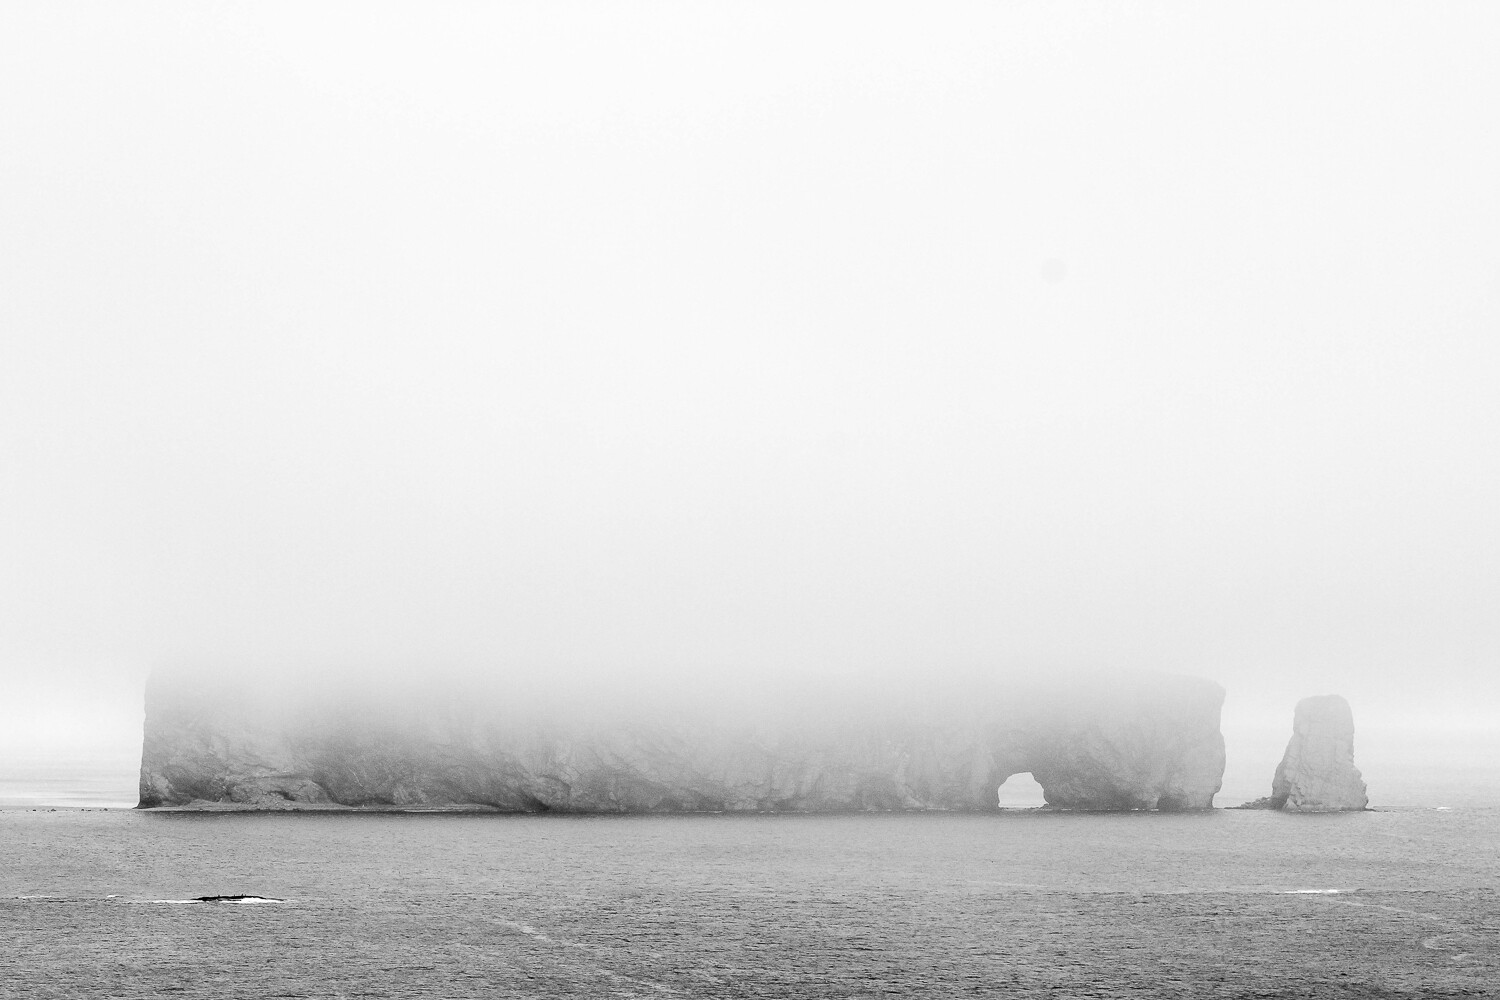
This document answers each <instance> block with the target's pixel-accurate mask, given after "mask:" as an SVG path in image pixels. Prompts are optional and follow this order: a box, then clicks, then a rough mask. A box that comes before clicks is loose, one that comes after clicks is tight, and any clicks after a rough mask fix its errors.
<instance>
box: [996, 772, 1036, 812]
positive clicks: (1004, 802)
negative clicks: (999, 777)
mask: <svg viewBox="0 0 1500 1000" xmlns="http://www.w3.org/2000/svg"><path fill="white" fill-rule="evenodd" d="M997 798H998V800H999V802H998V804H999V807H1000V808H1001V809H1036V808H1039V807H1041V806H1044V805H1046V804H1047V799H1046V796H1045V794H1044V793H1043V791H1042V786H1041V784H1040V783H1038V782H1037V780H1036V778H1035V777H1033V776H1032V774H1031V772H1030V771H1018V772H1017V773H1015V774H1012V775H1011V776H1010V777H1008V778H1006V779H1005V780H1004V781H1002V782H1001V783H1000V788H999V790H998V794H997Z"/></svg>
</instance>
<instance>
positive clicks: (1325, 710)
mask: <svg viewBox="0 0 1500 1000" xmlns="http://www.w3.org/2000/svg"><path fill="white" fill-rule="evenodd" d="M1369 802H1370V800H1369V797H1368V796H1367V795H1366V794H1365V782H1364V778H1363V777H1362V776H1361V775H1360V773H1359V768H1357V767H1355V766H1354V713H1353V712H1352V711H1351V710H1350V708H1349V703H1348V702H1347V701H1345V700H1344V699H1343V698H1342V697H1340V696H1339V695H1336V694H1328V695H1321V696H1318V697H1315V698H1303V699H1302V700H1301V701H1299V702H1297V711H1296V715H1295V716H1294V717H1293V720H1292V738H1291V741H1290V742H1289V743H1287V745H1286V753H1285V754H1284V755H1283V756H1282V758H1281V763H1280V764H1279V765H1277V768H1276V776H1275V777H1274V778H1273V779H1272V781H1271V794H1270V797H1268V798H1265V799H1260V800H1257V801H1256V802H1254V803H1251V805H1253V806H1257V807H1259V808H1265V809H1285V810H1287V811H1288V812H1348V811H1356V810H1360V809H1364V808H1366V807H1367V806H1368V805H1369Z"/></svg>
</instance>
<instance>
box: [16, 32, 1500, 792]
mask: <svg viewBox="0 0 1500 1000" xmlns="http://www.w3.org/2000/svg"><path fill="white" fill-rule="evenodd" d="M1497 28H1500V14H1497V12H1496V11H1495V10H1493V9H1491V8H1486V7H1482V6H1478V5H1474V6H1462V5H1445V6H1428V7H1423V8H1421V9H1418V8H1413V7H1402V8H1398V7H1384V6H1381V5H1359V6H1346V7H1340V6H1337V5H1329V6H1319V7H1318V8H1317V9H1315V10H1308V9H1305V8H1303V7H1300V6H1297V5H1283V6H1278V5H1264V4H1258V5H1254V6H1250V5H1241V6H1237V7H1234V8H1232V9H1231V8H1227V7H1222V6H1216V7H1214V8H1212V9H1197V8H1184V9H1178V10H1172V9H1170V8H1167V7H1160V6H1156V5H1144V4H1139V5H1114V4H1111V5H1104V4H1092V5H1084V4H1079V5H1050V4H1049V5H1042V4H1005V5H1001V4H985V5H976V6H972V7H962V6H957V5H952V6H946V7H945V8H943V9H941V10H938V11H933V10H927V9H924V10H921V11H917V10H916V9H915V8H912V9H911V10H909V11H908V12H907V13H906V14H904V15H902V14H896V15H890V14H885V13H877V12H875V11H872V10H870V9H867V8H864V7H855V6H853V5H849V6H845V7H836V6H826V7H817V6H814V7H813V8H812V9H809V8H808V7H807V6H805V5H800V4H799V5H775V4H753V5H740V6H738V7H734V8H731V7H730V6H729V5H723V6H715V5H689V4H681V5H673V4H662V5H626V6H614V5H606V4H598V5H588V4H575V5H569V4H552V5H544V6H539V5H514V6H512V7H508V8H501V9H491V8H489V7H487V6H481V5H472V6H469V5H456V4H455V5H427V4H423V5H410V6H408V7H406V8H401V7H379V6H370V5H363V4H362V5H348V6H338V5H323V6H318V7H314V8H311V9H309V8H305V7H302V6H300V5H298V6H292V5H284V6H276V5H254V6H249V5H246V6H235V5H192V4H180V5H149V4H147V5H131V6H128V7H120V6H114V5H102V4H101V5H92V6H91V5H87V4H77V5H67V6H61V7H60V6H55V5H11V6H9V7H7V8H6V9H5V11H4V13H3V14H0V136H3V139H0V691H4V692H5V693H4V696H3V697H0V730H3V733H4V735H3V737H0V743H5V744H7V745H15V744H18V743H19V744H21V745H31V744H38V743H39V742H48V743H49V745H50V744H51V743H56V742H59V741H61V742H63V743H67V742H69V741H72V742H73V743H79V742H82V741H86V740H87V739H89V738H90V737H91V736H92V735H93V734H97V733H98V732H100V731H103V730H105V729H109V727H111V726H113V727H116V729H119V730H120V731H127V730H130V731H131V733H133V735H132V736H131V738H138V735H139V728H138V726H139V715H138V712H139V704H138V699H139V690H140V685H141V683H142V681H143V679H144V677H145V676H146V673H147V672H148V671H149V670H150V669H151V668H152V667H153V666H157V665H162V664H168V665H176V666H182V665H192V666H196V667H199V668H202V669H210V670H217V669H231V668H233V669H252V670H253V669H257V667H258V665H268V664H276V665H278V666H285V665H288V664H295V665H301V666H302V667H304V668H306V669H309V670H318V669H323V668H327V667H331V666H335V665H336V666H340V667H343V668H348V667H351V666H355V667H357V666H358V665H360V664H370V665H377V664H378V665H380V666H381V669H399V670H421V669H425V668H428V667H432V666H435V665H441V666H443V667H444V668H445V669H472V670H475V671H485V672H504V671H513V672H522V673H526V674H528V675H537V674H540V675H545V674H546V672H548V671H567V670H576V669H591V670H608V671H613V672H618V673H620V674H624V675H631V674H635V675H638V676H641V677H661V676H667V675H671V674H674V673H678V674H680V673H691V674H694V675H697V676H709V677H713V676H724V677H735V678H741V679H742V678H744V677H745V676H756V677H761V676H763V677H764V678H765V679H766V680H765V682H766V683H767V684H775V683H777V679H778V678H787V677H795V676H799V675H805V674H808V673H812V674H817V675H820V676H846V677H871V678H875V677H881V676H889V675H892V674H895V673H911V672H917V671H930V672H932V673H934V674H936V675H942V674H944V672H959V671H966V670H973V669H983V668H988V667H991V666H993V667H994V668H995V669H1002V668H1003V669H1021V670H1030V671H1045V670H1050V669H1055V668H1061V667H1068V668H1073V667H1082V668H1090V669H1135V668H1158V669H1166V670H1174V671H1181V672H1187V673H1194V674H1200V675H1204V676H1208V677H1212V678H1215V679H1217V680H1218V681H1220V682H1221V683H1223V684H1224V685H1225V686H1226V687H1227V688H1228V689H1229V692H1230V694H1229V703H1228V707H1227V708H1226V713H1227V716H1232V717H1234V718H1240V717H1242V716H1243V717H1244V718H1249V717H1250V716H1251V715H1254V714H1256V713H1262V712H1263V713H1269V715H1270V716H1274V718H1275V720H1276V721H1277V725H1278V726H1280V725H1282V724H1283V723H1284V727H1285V729H1289V725H1290V716H1291V707H1292V705H1293V703H1294V702H1295V701H1296V699H1297V698H1299V697H1302V696H1304V695H1308V694H1317V693H1324V692H1328V691H1337V692H1339V693H1342V694H1344V695H1345V696H1347V697H1348V698H1349V699H1350V701H1351V702H1352V703H1353V704H1354V706H1355V712H1356V721H1357V722H1360V721H1361V720H1362V719H1374V718H1377V717H1378V716H1380V715H1381V714H1382V713H1384V714H1385V715H1386V716H1392V715H1395V714H1397V713H1400V712H1409V713H1411V714H1412V715H1413V716H1415V717H1417V718H1419V719H1426V720H1439V721H1441V720H1444V719H1456V720H1460V721H1462V722H1463V723H1464V724H1465V725H1469V726H1471V727H1483V726H1486V725H1490V724H1491V720H1492V719H1494V718H1495V717H1496V716H1495V714H1494V713H1495V712H1496V711H1497V710H1500V671H1497V667H1500V615H1497V614H1496V608H1497V607H1500V527H1497V510H1500V506H1497V497H1500V404H1497V397H1500V337H1497V333H1500V325H1497V321H1500V296H1497V282H1500V252H1497V251H1500V186H1497V185H1496V184H1495V181H1494V178H1495V177H1497V176H1500V142H1497V138H1496V126H1495V119H1494V114H1495V112H1494V97H1495V95H1496V94H1500V68H1497V66H1496V61H1495V59H1494V58H1493V45H1494V42H1495V40H1496V38H1497V30H1496V29H1497ZM1236 713H1238V714H1236ZM131 727H135V728H134V729H133V730H131ZM1279 739H1280V740H1282V741H1284V739H1285V735H1284V734H1283V735H1280V736H1279ZM1273 742H1274V741H1273ZM1275 749H1276V750H1277V751H1279V745H1277V746H1276V747H1275ZM1230 752H1231V757H1233V754H1234V753H1235V745H1234V743H1233V741H1231V747H1230ZM1267 780H1269V778H1267Z"/></svg>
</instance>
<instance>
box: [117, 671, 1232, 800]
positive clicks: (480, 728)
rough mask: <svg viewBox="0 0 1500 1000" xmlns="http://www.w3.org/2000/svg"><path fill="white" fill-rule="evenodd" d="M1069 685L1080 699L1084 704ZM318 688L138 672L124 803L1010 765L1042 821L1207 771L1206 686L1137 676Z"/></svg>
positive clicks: (884, 779) (776, 791)
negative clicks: (830, 687)
mask: <svg viewBox="0 0 1500 1000" xmlns="http://www.w3.org/2000/svg"><path fill="white" fill-rule="evenodd" d="M1085 692H1086V693H1085ZM509 695H511V696H501V695H499V694H497V693H496V692H494V691H488V692H475V691H473V690H462V691H458V690H448V689H445V688H443V687H442V686H441V685H437V686H434V685H428V686H427V687H425V688H423V689H420V690H419V689H415V688H407V689H403V690H400V691H399V692H395V693H391V692H387V693H386V694H385V695H383V696H372V695H370V694H369V693H368V692H362V693H360V694H359V695H358V696H353V695H348V696H343V697H334V696H330V695H329V692H327V691H319V692H309V691H306V690H301V689H296V688H293V689H291V690H288V689H284V688H282V687H281V686H279V685H269V684H266V683H264V682H261V683H258V684H253V685H252V684H242V685H234V684H226V683H224V682H222V681H215V682H207V681H204V680H201V679H195V678H193V677H191V676H183V675H175V676H173V675H164V676H160V677H156V678H153V681H152V683H151V684H150V686H149V688H148V691H147V706H146V731H145V741H144V747H143V752H142V761H141V781H140V806H141V807H142V808H158V807H177V808H194V809H207V810H242V809H256V810H286V809H295V810H301V809H312V810H320V809H321V810H332V811H343V810H348V809H354V810H361V811H398V810H399V811H403V812H404V811H422V812H429V811H432V812H439V811H440V812H449V811H458V812H463V811H476V812H549V811H559V812H584V813H588V812H599V813H673V812H683V813H693V812H886V811H905V810H947V811H988V810H993V809H996V808H997V807H998V803H997V798H996V791H997V789H998V788H999V786H1000V785H1001V784H1003V783H1004V781H1005V779H1006V778H1008V777H1009V776H1010V775H1012V774H1017V773H1021V772H1028V771H1029V772H1030V773H1031V774H1032V775H1033V776H1034V777H1035V778H1036V780H1037V782H1038V783H1039V784H1040V785H1041V786H1042V788H1043V792H1044V795H1045V798H1046V801H1047V804H1048V805H1049V806H1051V807H1053V808H1060V809H1079V810H1137V809H1157V810H1192V809H1207V808H1211V807H1212V805H1213V797H1214V795H1215V793H1217V792H1218V790H1219V787H1220V782H1221V779H1222V776H1223V771H1224V740H1223V736H1222V735H1221V733H1220V729H1219V715H1220V709H1221V706H1222V704H1223V699H1224V691H1223V689H1222V688H1221V687H1219V686H1218V685H1217V684H1214V683H1213V682H1211V681H1206V680H1202V679H1199V678H1192V677H1181V676H1173V675H1158V674H1147V675H1138V676H1133V677H1130V678H1128V679H1125V680H1119V679H1116V680H1112V681H1109V682H1098V681H1094V682H1093V683H1090V684H1087V685H1080V684H1078V683H1076V682H1069V683H1056V684H1053V685H1052V686H1050V687H1049V686H1046V685H1037V684H1029V685H1020V686H1016V685H1012V686H1007V687H1003V688H1001V689H998V690H997V691H993V692H992V691H969V692H963V691H955V692H951V693H950V694H949V695H947V696H944V695H941V694H939V695H930V696H924V697H906V698H903V699H899V700H895V701H891V700H889V699H888V700H886V701H885V702H882V701H881V700H880V699H871V698H864V697H861V696H859V695H858V694H855V693H848V694H847V695H846V696H844V697H835V698H825V699H821V700H820V699H812V700H810V701H809V702H808V703H806V704H793V705H791V706H778V707H777V708H776V710H775V711H757V710H754V709H750V708H747V706H746V704H745V703H744V702H743V701H742V700H737V701H735V702H734V703H730V704H719V705H710V704H706V703H704V702H699V703H698V704H696V705H692V704H673V705H663V704H659V703H655V702H652V701H650V700H649V699H644V700H643V699H640V698H637V699H635V700H634V701H631V700H629V699H621V698H598V697H595V698H593V699H592V700H591V701H590V703H589V704H586V705H585V704H566V703H558V702H556V701H550V702H548V701H545V700H542V701H538V703H536V704H534V705H533V704H528V703H527V701H526V700H525V699H518V698H516V697H514V696H513V695H514V692H510V693H509Z"/></svg>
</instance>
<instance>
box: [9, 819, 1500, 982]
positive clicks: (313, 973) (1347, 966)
mask: <svg viewBox="0 0 1500 1000" xmlns="http://www.w3.org/2000/svg"><path fill="white" fill-rule="evenodd" d="M1497 886H1500V811H1497V810H1494V809H1486V808H1461V807H1460V808H1453V809H1449V810H1436V809H1407V810H1396V811H1389V812H1375V813H1364V814H1353V815H1336V816H1290V815H1283V814H1278V813H1263V812H1261V813H1257V812H1235V811H1223V810H1221V811H1215V812H1210V813H1205V814H1198V815H1177V816H1172V815H1150V814H1123V815H1068V814H1053V813H1044V812H1031V811H1015V812H1004V813H1000V814H996V815H985V816H978V815H876V816H832V817H811V816H698V817H691V816H683V817H560V816H540V817H520V816H515V817H505V816H400V815H309V814H304V815H255V814H239V815H222V814H220V815H203V814H197V815H194V814H150V813H139V812H131V811H127V810H110V811H81V810H72V809H67V810H64V809H59V810H58V811H55V812H52V811H46V810H41V811H30V810H17V809H11V810H5V811H0V996H5V997H28V998H30V997H71V996H88V997H158V996H186V997H444V998H451V997H519V996H525V997H551V996H586V997H667V998H670V997H810V998H811V997H880V996H915V997H955V996H966V995H971V996H999V997H1005V996H1037V995H1047V996H1059V997H1397V996H1419V997H1435V996H1497V995H1500V895H1497ZM230 894H253V895H257V896H264V897H274V898H275V899H276V900H278V901H277V902H261V903H229V902H216V903H197V902H184V901H185V900H192V899H194V898H195V897H199V896H210V895H230Z"/></svg>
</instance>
